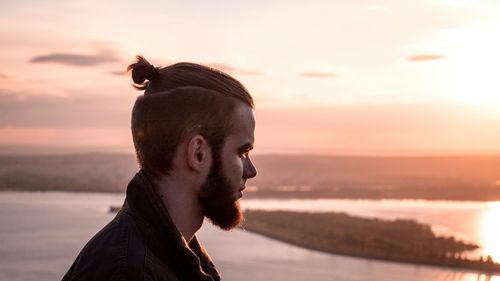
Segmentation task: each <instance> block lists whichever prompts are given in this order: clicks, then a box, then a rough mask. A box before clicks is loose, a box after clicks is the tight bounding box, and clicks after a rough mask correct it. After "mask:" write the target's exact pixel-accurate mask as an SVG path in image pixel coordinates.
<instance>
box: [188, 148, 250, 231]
mask: <svg viewBox="0 0 500 281" xmlns="http://www.w3.org/2000/svg"><path fill="white" fill-rule="evenodd" d="M221 168H222V165H221V160H220V157H215V158H214V162H213V163H212V167H211V168H210V173H209V174H208V176H207V179H206V180H205V182H204V183H203V185H202V186H201V191H200V194H199V195H198V201H199V202H200V204H201V205H202V207H203V211H204V215H205V217H207V218H208V219H209V220H210V221H211V222H212V223H213V224H214V225H217V226H219V227H220V228H222V229H224V230H230V229H232V228H234V227H236V226H238V225H240V224H241V222H242V221H243V213H242V212H241V207H240V202H239V201H238V198H235V197H234V193H233V188H232V187H231V184H230V182H229V180H228V179H227V178H226V177H225V176H224V174H223V173H222V169H221Z"/></svg>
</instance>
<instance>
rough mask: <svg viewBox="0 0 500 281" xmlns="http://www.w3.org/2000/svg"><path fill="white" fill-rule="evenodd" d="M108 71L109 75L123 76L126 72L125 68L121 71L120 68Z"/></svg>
mask: <svg viewBox="0 0 500 281" xmlns="http://www.w3.org/2000/svg"><path fill="white" fill-rule="evenodd" d="M108 73H109V74H111V75H116V76H123V75H125V74H127V72H126V71H125V70H123V71H120V70H115V71H109V72H108Z"/></svg>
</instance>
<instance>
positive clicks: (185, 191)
mask: <svg viewBox="0 0 500 281" xmlns="http://www.w3.org/2000/svg"><path fill="white" fill-rule="evenodd" d="M186 185H187V183H186V182H181V181H175V180H173V179H172V178H169V177H167V178H163V179H161V180H160V181H159V182H157V187H158V193H159V195H160V197H161V200H162V202H163V205H165V207H166V208H167V210H168V213H169V215H170V217H171V219H172V221H173V222H174V224H175V226H176V228H177V230H178V231H179V232H180V233H181V234H182V236H183V237H184V239H185V240H186V242H188V243H189V242H190V241H191V239H193V237H194V235H195V233H196V231H198V230H199V229H200V228H201V225H202V224H203V217H204V216H203V209H202V206H201V205H200V203H199V202H198V198H197V197H196V194H195V193H193V192H189V191H190V190H192V189H191V187H190V186H186Z"/></svg>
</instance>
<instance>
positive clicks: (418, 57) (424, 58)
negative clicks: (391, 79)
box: [406, 54, 446, 61]
mask: <svg viewBox="0 0 500 281" xmlns="http://www.w3.org/2000/svg"><path fill="white" fill-rule="evenodd" d="M445 58H446V57H445V56H443V55H438V54H424V55H414V56H410V57H407V58H406V60H408V61H428V60H440V59H445Z"/></svg>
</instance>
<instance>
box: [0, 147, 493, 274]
mask: <svg viewBox="0 0 500 281" xmlns="http://www.w3.org/2000/svg"><path fill="white" fill-rule="evenodd" d="M253 161H254V163H255V165H256V166H257V168H258V170H259V174H258V177H256V178H255V179H252V180H251V181H249V182H248V183H247V190H246V192H245V198H253V199H292V198H295V199H320V198H323V199H324V198H338V199H426V200H454V201H499V200H500V180H499V179H500V169H496V167H500V157H496V156H495V157H477V156H463V157H347V156H313V155H255V156H253ZM137 170H138V166H137V164H136V161H135V156H134V155H132V154H103V153H94V154H66V155H65V154H61V155H55V154H52V155H40V154H39V155H0V190H4V191H71V192H98V193H123V192H124V191H125V190H126V186H127V183H128V181H129V180H130V178H131V177H132V176H133V175H134V174H135V172H136V171H137ZM246 212H247V214H246V216H247V221H246V222H245V226H244V227H245V228H246V229H248V230H249V231H252V232H256V233H259V234H263V235H265V236H268V237H272V238H275V239H278V240H281V241H284V242H287V243H290V244H294V245H298V246H301V247H305V248H308V249H313V250H319V251H323V252H328V253H334V254H343V255H349V256H356V257H364V258H373V259H380V260H390V261H399V262H407V263H416V264H428V265H439V266H447V267H457V268H464V269H472V270H478V271H481V272H490V273H498V272H499V265H498V264H495V262H494V261H493V260H492V259H491V257H488V256H482V255H481V256H479V257H478V258H474V259H470V258H469V256H468V255H467V253H468V252H470V251H472V250H475V249H477V248H479V247H480V245H477V244H475V243H471V242H464V241H461V240H458V239H456V238H455V237H451V236H448V237H442V236H437V235H436V234H435V233H433V232H432V231H431V228H430V226H428V225H425V224H421V223H418V222H417V221H415V220H394V221H392V220H391V221H387V220H380V219H377V218H359V217H352V216H349V215H346V214H342V213H332V212H329V213H323V214H319V213H315V214H313V213H304V212H286V211H252V210H247V211H246Z"/></svg>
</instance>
